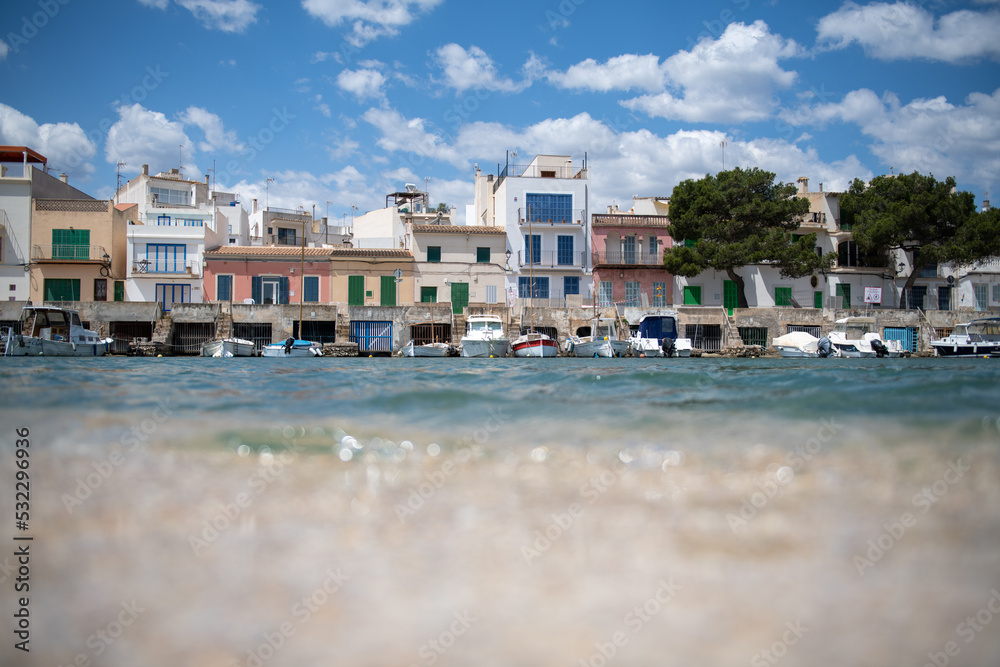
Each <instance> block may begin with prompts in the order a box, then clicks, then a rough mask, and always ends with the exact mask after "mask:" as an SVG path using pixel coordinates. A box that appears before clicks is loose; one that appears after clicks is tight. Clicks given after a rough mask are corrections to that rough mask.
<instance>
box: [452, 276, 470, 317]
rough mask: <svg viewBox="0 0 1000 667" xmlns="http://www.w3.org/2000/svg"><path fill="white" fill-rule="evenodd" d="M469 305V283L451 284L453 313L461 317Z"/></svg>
mask: <svg viewBox="0 0 1000 667" xmlns="http://www.w3.org/2000/svg"><path fill="white" fill-rule="evenodd" d="M468 305H469V283H452V284H451V312H452V313H454V314H455V315H461V314H462V313H463V312H465V307H466V306H468Z"/></svg>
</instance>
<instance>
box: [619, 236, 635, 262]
mask: <svg viewBox="0 0 1000 667" xmlns="http://www.w3.org/2000/svg"><path fill="white" fill-rule="evenodd" d="M622 264H635V237H634V236H626V237H624V238H623V239H622Z"/></svg>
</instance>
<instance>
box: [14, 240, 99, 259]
mask: <svg viewBox="0 0 1000 667" xmlns="http://www.w3.org/2000/svg"><path fill="white" fill-rule="evenodd" d="M105 255H107V252H106V251H105V249H104V246H99V245H89V246H88V245H72V244H68V243H55V244H48V245H41V244H35V245H34V246H33V247H32V253H31V258H32V259H40V260H44V259H49V260H53V259H54V260H59V259H65V260H74V261H91V262H105V261H110V259H111V257H110V256H108V257H105Z"/></svg>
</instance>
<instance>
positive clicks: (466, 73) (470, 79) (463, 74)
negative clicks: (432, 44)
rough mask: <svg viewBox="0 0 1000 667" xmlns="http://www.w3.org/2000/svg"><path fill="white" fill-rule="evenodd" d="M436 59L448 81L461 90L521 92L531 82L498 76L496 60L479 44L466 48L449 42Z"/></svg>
mask: <svg viewBox="0 0 1000 667" xmlns="http://www.w3.org/2000/svg"><path fill="white" fill-rule="evenodd" d="M436 60H437V64H438V65H440V66H441V68H442V69H443V70H444V77H445V83H446V84H447V85H448V86H450V87H452V88H454V89H455V90H457V91H459V92H462V91H465V90H469V89H476V90H479V89H484V90H497V91H502V92H517V91H520V90H523V89H524V88H525V87H526V86H527V85H529V83H530V82H522V83H515V82H513V81H511V80H510V79H508V78H505V77H500V76H498V75H497V70H496V65H494V64H493V60H492V59H491V58H490V57H489V56H488V55H486V52H485V51H483V50H482V49H481V48H479V47H478V46H472V47H469V49H468V50H466V49H464V48H463V47H461V46H459V45H458V44H455V43H452V44H445V45H444V46H442V47H440V48H439V49H438V50H437V53H436ZM529 62H530V61H529Z"/></svg>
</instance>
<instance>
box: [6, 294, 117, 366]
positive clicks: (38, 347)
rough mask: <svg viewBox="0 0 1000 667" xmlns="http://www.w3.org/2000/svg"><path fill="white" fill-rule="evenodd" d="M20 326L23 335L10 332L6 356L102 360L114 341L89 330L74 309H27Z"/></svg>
mask: <svg viewBox="0 0 1000 667" xmlns="http://www.w3.org/2000/svg"><path fill="white" fill-rule="evenodd" d="M20 324H21V333H18V334H15V333H14V332H13V330H11V331H9V332H8V334H7V336H6V339H5V340H4V356H7V357H27V356H50V357H101V356H104V354H105V353H106V352H107V351H108V349H109V348H110V346H111V343H113V342H114V339H112V338H103V337H101V335H100V334H98V333H96V332H94V331H91V330H90V329H85V328H84V327H83V323H82V322H81V321H80V313H79V312H77V311H75V310H73V309H71V308H59V307H57V306H25V307H24V308H23V309H22V310H21V321H20Z"/></svg>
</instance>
